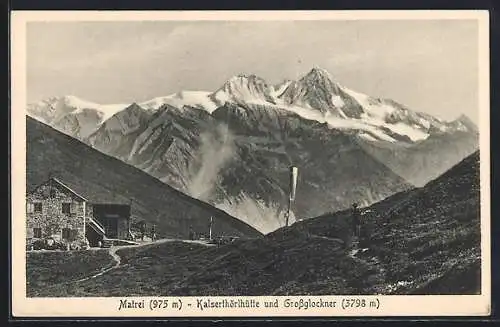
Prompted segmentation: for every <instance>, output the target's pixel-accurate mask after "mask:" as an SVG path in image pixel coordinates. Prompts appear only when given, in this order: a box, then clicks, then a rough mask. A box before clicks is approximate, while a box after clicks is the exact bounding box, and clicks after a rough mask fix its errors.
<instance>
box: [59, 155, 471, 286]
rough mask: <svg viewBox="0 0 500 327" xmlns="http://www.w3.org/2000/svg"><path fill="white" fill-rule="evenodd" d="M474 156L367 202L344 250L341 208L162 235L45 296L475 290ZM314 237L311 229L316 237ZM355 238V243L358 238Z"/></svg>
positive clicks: (346, 228)
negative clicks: (201, 233) (222, 233)
mask: <svg viewBox="0 0 500 327" xmlns="http://www.w3.org/2000/svg"><path fill="white" fill-rule="evenodd" d="M478 174H479V165H478V154H477V153H476V154H474V155H472V156H470V157H468V158H467V159H465V160H464V161H463V162H461V163H460V164H459V165H457V166H456V167H454V168H453V169H452V170H450V171H449V172H447V173H446V174H444V175H443V176H441V177H440V178H438V179H437V180H435V181H433V182H431V183H429V184H428V185H426V186H425V187H424V188H421V189H416V190H411V191H408V192H406V193H404V194H398V195H395V196H393V197H391V198H388V199H386V200H384V201H382V202H379V203H377V204H375V205H373V206H372V209H373V210H374V211H375V214H373V215H371V216H370V217H369V218H367V221H366V229H365V230H368V231H369V235H370V238H368V239H367V240H365V241H364V242H362V244H361V246H362V247H363V246H366V247H368V250H367V251H365V252H363V253H358V254H357V255H356V256H354V257H351V256H349V255H348V253H349V248H348V247H346V248H343V247H339V244H338V242H335V241H332V240H331V239H325V238H321V237H320V236H323V237H339V238H342V239H344V240H345V241H346V242H347V244H349V237H347V235H349V233H350V232H349V224H348V223H347V220H348V216H347V213H346V212H339V213H335V214H330V215H325V216H323V217H318V218H316V219H311V220H307V221H304V222H302V223H297V224H294V225H293V226H292V227H290V228H289V229H288V230H284V229H281V230H278V231H276V232H274V233H272V234H269V235H267V236H265V237H263V238H259V239H254V240H241V241H238V242H237V243H234V244H230V245H226V246H221V247H219V248H216V247H214V248H206V247H203V246H201V245H195V244H184V243H175V244H173V243H165V244H160V245H154V246H149V247H143V248H131V249H123V250H120V251H119V252H118V254H119V255H121V256H122V257H123V258H124V260H123V263H124V265H123V266H121V267H119V268H118V269H116V270H113V271H111V272H110V273H108V274H105V275H103V276H101V277H98V278H95V279H93V280H89V281H86V282H83V283H80V284H77V285H73V286H71V288H68V287H55V288H52V289H51V290H50V292H49V294H51V295H61V296H62V295H65V294H69V295H78V296H97V295H99V296H111V295H113V296H118V295H208V294H210V295H269V294H275V295H287V294H292V295H306V294H475V293H477V291H478V289H479V285H480V280H479V274H478V273H479V266H480V246H479V243H480V242H479V241H480V229H479V211H478V208H479V206H478V203H479V193H478V190H479V176H478ZM315 235H316V236H315ZM363 243H364V244H363Z"/></svg>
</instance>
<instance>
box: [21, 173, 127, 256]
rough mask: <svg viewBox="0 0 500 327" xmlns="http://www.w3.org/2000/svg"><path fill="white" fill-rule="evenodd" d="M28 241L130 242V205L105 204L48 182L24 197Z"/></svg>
mask: <svg viewBox="0 0 500 327" xmlns="http://www.w3.org/2000/svg"><path fill="white" fill-rule="evenodd" d="M26 200H27V201H26V206H27V208H26V209H27V230H26V233H27V235H26V236H27V238H28V239H29V240H32V239H47V238H53V239H55V240H58V241H62V242H64V243H73V242H76V243H78V244H82V245H83V244H84V243H86V240H87V241H88V243H89V245H90V246H97V245H98V244H99V242H100V241H103V240H105V239H124V240H125V239H130V204H126V203H120V202H115V203H114V202H106V200H109V199H102V198H97V197H96V198H93V197H92V195H89V194H82V191H81V190H80V192H77V191H76V190H75V189H73V188H70V187H69V186H68V185H66V184H65V183H63V182H62V181H60V180H59V179H57V178H54V177H52V178H50V179H48V180H47V181H45V182H44V183H42V184H40V185H38V186H37V187H35V188H34V189H33V190H31V191H30V192H29V193H28V194H27V199H26Z"/></svg>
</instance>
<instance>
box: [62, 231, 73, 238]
mask: <svg viewBox="0 0 500 327" xmlns="http://www.w3.org/2000/svg"><path fill="white" fill-rule="evenodd" d="M62 238H63V239H64V240H69V239H70V238H71V228H63V230H62Z"/></svg>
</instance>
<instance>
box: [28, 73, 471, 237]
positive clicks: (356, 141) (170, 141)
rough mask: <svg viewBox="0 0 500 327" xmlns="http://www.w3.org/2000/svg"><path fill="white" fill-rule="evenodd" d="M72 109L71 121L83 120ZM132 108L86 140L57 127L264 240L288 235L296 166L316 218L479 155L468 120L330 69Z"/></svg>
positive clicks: (308, 210) (303, 197) (302, 200)
mask: <svg viewBox="0 0 500 327" xmlns="http://www.w3.org/2000/svg"><path fill="white" fill-rule="evenodd" d="M35 107H36V110H35V109H33V108H31V107H30V108H29V109H28V111H29V112H30V114H31V115H33V116H34V117H42V118H43V119H45V121H48V120H47V119H46V118H44V116H43V113H44V112H46V111H47V110H48V109H47V108H46V109H45V110H44V109H43V108H42V107H43V106H35ZM125 107H126V108H125ZM64 108H66V107H64V106H63V109H61V114H59V115H58V116H62V117H65V118H64V119H65V120H67V121H73V120H75V119H76V118H74V115H75V113H77V112H80V111H82V109H81V107H80V108H79V109H76V110H73V111H72V110H69V111H68V110H66V109H64ZM123 108H124V109H123V110H121V111H118V112H116V113H114V114H113V115H111V117H110V118H108V119H107V120H105V121H100V122H98V123H96V124H95V126H94V127H93V128H91V127H88V128H86V130H85V133H82V132H80V130H81V129H79V128H77V127H71V126H73V125H71V124H69V123H68V125H62V127H61V126H60V125H59V123H51V122H52V120H50V121H48V123H49V124H50V125H51V126H54V127H55V128H57V129H59V130H62V131H63V132H65V133H67V134H69V135H71V136H73V137H76V138H79V139H80V140H82V141H84V142H85V143H87V144H89V145H91V146H92V147H94V148H95V149H98V150H99V151H102V152H104V153H106V154H109V155H111V156H114V157H116V158H119V159H121V160H123V161H125V162H127V163H130V164H132V165H134V166H135V167H138V168H140V169H142V170H143V171H145V172H147V173H149V174H151V175H153V176H155V177H157V178H159V179H161V180H162V181H164V182H165V183H167V184H169V185H171V186H173V187H175V188H176V189H178V190H181V191H182V192H185V193H186V194H189V195H191V196H193V197H196V198H199V199H201V200H203V201H206V202H208V203H211V204H213V205H215V206H217V207H219V208H221V209H224V210H226V211H227V212H229V213H231V214H232V215H234V216H236V217H238V218H240V219H242V220H243V221H246V222H248V223H250V224H252V226H255V227H256V228H258V229H260V230H261V231H264V232H269V231H272V230H274V229H276V228H278V227H280V226H282V225H283V222H284V218H283V213H284V210H285V206H286V202H287V200H286V197H287V195H286V194H287V192H288V180H287V178H288V175H287V170H288V167H289V166H290V165H296V166H298V167H299V184H298V194H297V202H296V205H295V206H294V208H293V215H294V216H297V217H300V218H307V217H313V216H318V215H320V214H322V213H324V212H327V211H333V210H341V209H343V208H346V207H348V206H349V205H350V204H351V203H352V202H354V201H357V202H361V203H363V204H370V203H373V202H376V201H378V200H380V199H382V198H384V197H387V196H389V195H391V194H394V193H396V192H399V191H402V190H405V189H408V188H410V187H411V186H412V185H416V186H422V185H424V184H425V183H427V182H428V181H429V180H431V179H433V178H435V177H437V176H438V175H440V174H441V173H443V172H444V171H446V170H447V169H449V168H450V167H451V166H453V165H454V164H456V163H457V162H459V161H460V160H461V159H463V158H464V157H465V156H467V155H469V154H470V153H472V152H473V151H475V150H476V149H477V148H478V130H477V127H475V126H474V124H473V123H472V122H470V121H469V120H467V119H465V118H463V117H462V118H459V119H457V120H456V121H453V122H445V121H442V120H440V119H437V118H435V117H432V116H431V115H428V114H424V113H419V112H415V111H412V110H410V109H408V108H406V107H405V106H403V105H401V104H399V103H397V102H395V101H393V100H389V99H378V98H373V97H370V96H367V95H364V94H361V93H358V92H355V91H353V90H351V89H349V88H346V87H345V86H343V85H341V84H340V83H338V82H337V81H335V80H334V79H333V77H332V76H331V75H330V74H329V73H328V72H327V71H325V70H323V69H320V68H314V69H312V70H311V71H310V72H308V73H307V74H306V75H304V76H303V77H302V78H300V79H299V80H297V81H290V80H287V81H284V82H283V83H280V84H278V85H270V84H268V83H267V82H266V81H264V80H263V79H262V78H260V77H258V76H255V75H244V74H241V75H237V76H235V77H233V78H231V79H229V80H228V81H227V82H226V83H224V84H223V85H222V87H220V88H219V89H218V90H216V91H214V92H201V91H183V92H179V93H176V94H173V95H170V96H167V97H159V98H155V99H153V100H150V101H146V102H143V103H139V104H135V103H134V104H132V105H130V106H123ZM102 110H103V109H102ZM49 111H50V110H49ZM68 112H69V113H68ZM110 113H112V111H110V110H108V111H107V115H110ZM78 117H79V116H78ZM57 122H59V120H57ZM66 126H69V127H66ZM78 126H80V125H78ZM92 129H93V131H92V132H90V131H91V130H92Z"/></svg>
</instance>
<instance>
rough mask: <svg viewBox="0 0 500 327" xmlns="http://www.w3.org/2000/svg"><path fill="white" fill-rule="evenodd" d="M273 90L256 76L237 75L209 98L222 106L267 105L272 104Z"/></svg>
mask: <svg viewBox="0 0 500 327" xmlns="http://www.w3.org/2000/svg"><path fill="white" fill-rule="evenodd" d="M272 91H273V89H272V88H271V87H270V86H269V85H268V84H267V83H266V81H265V80H264V79H262V78H260V77H258V76H256V75H253V74H250V75H247V74H239V75H236V76H233V77H231V78H230V79H228V80H227V81H226V82H225V83H224V85H222V87H221V88H219V89H218V90H217V91H215V92H214V93H212V94H211V96H210V98H211V99H212V100H213V101H214V102H215V103H216V104H217V105H218V106H222V105H224V104H225V103H226V102H232V103H251V104H264V105H265V104H269V103H274V97H273V95H272Z"/></svg>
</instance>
